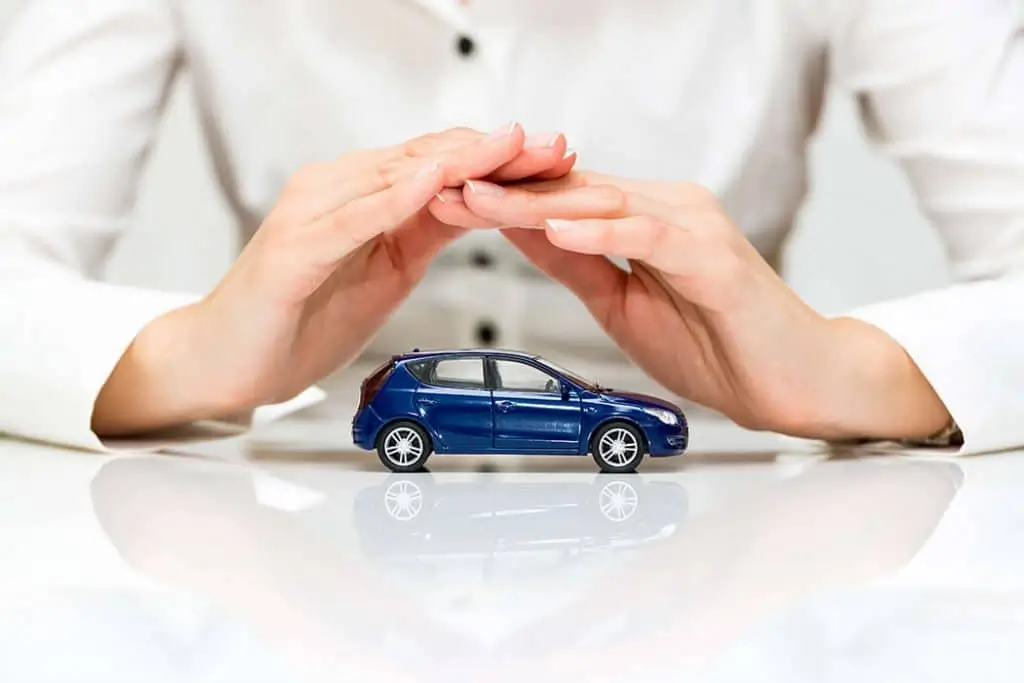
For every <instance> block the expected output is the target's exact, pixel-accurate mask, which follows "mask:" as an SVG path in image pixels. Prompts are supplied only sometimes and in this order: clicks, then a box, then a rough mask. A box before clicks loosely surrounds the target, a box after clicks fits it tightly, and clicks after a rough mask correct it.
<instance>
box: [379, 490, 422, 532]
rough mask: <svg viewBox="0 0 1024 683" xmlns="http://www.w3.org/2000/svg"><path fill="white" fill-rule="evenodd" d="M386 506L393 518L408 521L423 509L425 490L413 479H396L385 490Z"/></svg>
mask: <svg viewBox="0 0 1024 683" xmlns="http://www.w3.org/2000/svg"><path fill="white" fill-rule="evenodd" d="M384 507H385V508H386V509H387V511H388V514H389V515H391V518H392V519H395V520H398V521H400V522H408V521H409V520H410V519H415V518H416V517H418V516H419V514H420V511H421V510H422V509H423V491H421V490H420V487H419V486H417V485H416V484H414V483H413V482H411V481H396V482H394V483H393V484H391V485H390V486H388V488H387V490H386V491H385V492H384Z"/></svg>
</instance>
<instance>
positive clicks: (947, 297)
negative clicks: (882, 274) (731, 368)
mask: <svg viewBox="0 0 1024 683" xmlns="http://www.w3.org/2000/svg"><path fill="white" fill-rule="evenodd" d="M829 19H830V21H829V24H828V31H829V34H830V36H829V38H830V49H831V60H832V67H833V69H834V78H835V80H836V82H837V84H838V85H839V86H841V87H844V88H847V89H849V90H851V91H852V92H854V93H855V94H856V95H857V97H858V99H859V102H860V105H861V109H862V113H863V116H864V121H865V124H866V126H867V128H868V132H869V133H870V134H871V135H872V137H873V138H874V139H876V140H877V141H878V142H879V143H880V145H881V146H882V148H883V150H884V151H885V152H886V153H887V154H888V155H889V156H890V157H891V158H893V159H895V160H897V161H898V162H899V163H900V165H901V166H902V168H903V169H904V171H905V172H906V174H907V176H908V178H909V180H910V182H911V184H912V186H913V189H914V190H915V192H916V195H917V197H918V200H919V203H920V207H921V209H922V210H923V211H924V212H925V214H926V215H927V217H928V218H929V219H930V221H931V222H932V224H933V225H934V226H935V227H936V229H937V230H938V231H939V233H940V234H941V237H942V239H943V241H944V244H945V247H946V252H947V254H948V259H949V263H950V268H951V273H952V276H953V279H954V282H953V284H951V285H950V286H948V287H946V288H944V289H941V290H937V291H930V292H924V293H921V294H918V295H915V296H911V297H907V298H905V299H902V300H894V301H885V302H880V303H876V304H872V305H868V306H864V307H861V308H859V309H857V310H854V311H850V312H849V313H848V315H850V316H852V317H855V318H858V319H861V320H864V321H866V322H869V323H872V324H874V325H876V326H878V327H879V328H881V329H882V330H884V331H885V332H887V333H888V334H889V335H891V336H892V337H893V338H894V339H895V340H896V341H897V342H899V343H900V344H901V345H902V346H903V347H904V348H905V349H906V350H907V352H908V353H909V354H910V356H911V357H912V358H913V359H914V361H915V362H916V363H917V364H918V366H919V367H920V368H921V370H922V372H923V373H924V375H925V376H926V377H927V378H928V380H929V381H930V382H931V384H932V386H933V387H934V388H935V390H936V392H937V393H938V394H939V396H940V397H941V399H942V400H943V401H944V402H945V404H946V406H947V408H948V409H949V411H950V412H951V414H952V415H953V418H954V419H955V420H956V421H957V423H958V424H959V426H960V428H961V430H962V432H963V437H964V444H963V447H962V449H961V451H960V452H962V453H968V452H979V451H989V450H995V449H1002V448H1009V447H1015V446H1021V445H1024V420H1022V419H1021V416H1024V31H1022V27H1021V18H1020V14H1019V9H1018V3H1017V2H1016V0H934V1H932V2H920V0H857V1H856V2H850V1H849V0H839V2H836V3H835V4H834V5H833V14H832V15H831V16H830V18H829ZM879 248H881V249H884V248H885V245H884V244H880V245H879Z"/></svg>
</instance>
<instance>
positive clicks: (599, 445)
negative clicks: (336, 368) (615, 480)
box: [352, 349, 689, 473]
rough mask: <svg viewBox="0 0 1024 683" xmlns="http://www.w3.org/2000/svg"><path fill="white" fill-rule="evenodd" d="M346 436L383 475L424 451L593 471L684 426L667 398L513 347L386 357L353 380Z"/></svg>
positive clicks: (609, 467) (653, 450) (670, 450)
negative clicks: (585, 459)
mask: <svg viewBox="0 0 1024 683" xmlns="http://www.w3.org/2000/svg"><path fill="white" fill-rule="evenodd" d="M352 438H353V441H354V442H355V444H356V445H357V446H358V447H359V448H362V449H364V450H368V451H369V450H376V451H377V454H378V456H379V457H380V461H381V462H382V463H383V464H384V466H385V467H387V468H388V469H390V470H391V471H393V472H413V471H417V470H420V469H423V466H424V464H425V463H426V462H427V458H429V457H430V455H431V454H432V453H435V452H436V453H459V454H466V455H471V454H472V455H476V454H524V455H526V454H529V455H539V454H545V455H546V454H551V455H555V454H558V455H586V454H587V453H591V454H592V455H593V458H594V460H595V461H596V462H597V465H598V467H600V469H601V471H603V472H614V473H622V472H633V471H635V470H636V468H637V465H639V464H640V461H641V460H643V458H644V456H645V455H648V454H649V455H651V456H653V457H661V456H672V455H679V454H681V453H682V452H683V451H685V449H686V446H687V443H688V440H689V428H688V425H687V422H686V418H685V417H684V415H683V413H682V411H681V410H680V409H679V408H678V407H676V406H674V405H673V404H672V403H669V402H668V401H664V400H662V399H660V398H656V397H653V396H646V395H643V394H634V393H627V392H622V391H613V390H611V389H607V388H605V387H602V386H600V385H598V384H595V383H593V382H590V381H588V380H586V379H583V378H581V377H579V376H577V375H575V374H573V373H571V372H569V371H568V370H565V369H563V368H560V367H558V366H557V365H555V364H554V363H551V362H550V361H548V360H545V359H544V358H541V357H540V356H536V355H531V354H527V353H522V352H518V351H501V350H491V349H488V350H469V349H464V350H453V351H419V350H414V351H413V352H411V353H407V354H403V355H396V356H393V357H392V358H391V360H390V361H388V362H387V363H385V364H383V365H382V366H380V367H379V368H377V369H376V370H375V371H374V372H373V373H372V374H371V375H370V376H369V377H367V378H366V380H364V381H363V383H362V387H361V391H360V399H359V408H358V410H357V412H356V415H355V418H354V419H353V421H352Z"/></svg>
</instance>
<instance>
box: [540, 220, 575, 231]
mask: <svg viewBox="0 0 1024 683" xmlns="http://www.w3.org/2000/svg"><path fill="white" fill-rule="evenodd" d="M544 222H545V223H547V226H548V227H549V228H551V229H552V230H554V231H555V232H563V231H565V230H572V229H573V228H575V227H577V226H576V222H575V221H562V220H557V219H555V218H552V219H549V220H546V221H544Z"/></svg>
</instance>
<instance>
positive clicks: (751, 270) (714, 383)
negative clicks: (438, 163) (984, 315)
mask: <svg viewBox="0 0 1024 683" xmlns="http://www.w3.org/2000/svg"><path fill="white" fill-rule="evenodd" d="M443 199H444V201H440V202H435V204H434V206H433V207H432V211H433V212H434V213H435V215H437V216H438V217H440V218H442V220H445V221H446V222H451V223H455V224H460V225H463V226H465V227H485V226H496V227H503V228H505V229H504V233H505V235H506V236H507V237H508V238H509V239H510V240H511V241H512V242H513V243H514V244H515V245H516V246H517V247H518V248H519V249H520V250H521V251H522V252H523V253H524V254H525V255H526V256H527V257H528V258H530V259H531V260H532V261H533V262H534V263H535V264H536V265H537V266H538V267H539V268H540V269H541V270H543V271H544V272H546V273H547V274H548V275H549V276H551V277H552V278H554V279H555V280H557V281H559V282H561V283H563V284H564V285H566V286H567V287H568V288H569V289H571V290H572V291H573V292H575V294H576V295H577V296H578V297H579V298H580V299H581V300H582V301H583V302H584V304H585V305H586V306H587V308H588V309H589V310H590V312H591V313H592V314H593V315H594V316H595V318H596V319H597V320H598V322H599V323H600V324H601V325H602V327H603V328H604V329H605V330H606V331H607V333H608V334H609V335H610V336H611V337H612V339H613V340H614V341H615V342H616V343H617V344H618V345H619V346H620V347H621V348H622V349H623V350H624V351H625V352H626V353H627V354H628V355H629V356H630V357H631V358H632V359H633V360H634V361H635V362H636V363H637V364H638V365H639V366H640V367H641V368H642V369H643V370H645V371H646V372H647V373H648V374H650V375H651V376H652V377H653V378H654V379H656V380H657V381H659V382H660V383H661V384H662V385H664V386H665V387H666V388H668V389H669V390H671V391H673V392H675V393H676V394H677V395H679V396H682V397H684V398H687V399H689V400H693V401H695V402H697V403H699V404H702V405H705V406H708V407H711V408H713V409H715V410H718V411H720V412H722V413H724V414H725V415H726V416H728V417H730V418H732V419H733V420H734V421H736V422H737V423H739V424H740V425H743V426H746V427H748V428H751V429H763V430H772V431H778V432H782V433H786V434H791V435H794V436H801V437H806V438H818V439H827V440H844V439H856V438H868V439H901V438H922V437H926V436H928V435H930V434H933V433H935V432H937V431H938V430H939V429H941V428H942V427H943V426H944V425H945V423H946V422H947V420H948V419H949V414H948V412H947V411H946V408H945V407H944V405H943V404H942V402H941V401H940V400H939V398H938V396H937V395H936V394H935V392H934V391H933V390H932V388H931V386H930V385H929V383H928V382H927V380H926V379H925V378H924V376H923V375H922V374H921V372H920V370H919V369H918V368H917V366H916V365H915V364H914V363H913V361H912V360H911V359H910V357H909V356H908V355H907V354H906V352H905V351H904V350H903V349H902V347H900V346H899V345H898V344H897V343H896V342H895V341H894V340H893V339H892V338H891V337H889V336H888V335H886V334H885V333H884V332H882V331H881V330H879V329H878V328H876V327H874V326H871V325H869V324H867V323H863V322H861V321H857V320H853V319H849V318H837V319H827V318H825V317H823V316H822V315H820V314H818V313H817V312H815V311H814V310H813V309H812V308H811V307H810V306H808V305H807V304H806V303H804V302H803V301H802V300H801V299H800V297H799V296H797V294H796V293H795V292H794V291H793V290H792V289H790V288H789V287H788V286H787V285H786V284H785V282H784V281H783V280H782V279H781V278H780V277H779V276H778V275H777V274H776V272H775V271H774V270H773V269H772V267H771V266H769V265H768V263H767V262H765V260H764V259H763V258H762V257H761V256H760V255H759V254H758V252H757V251H756V250H755V249H754V247H753V246H752V245H751V244H750V243H749V242H748V241H747V240H746V239H745V237H744V236H743V234H742V233H741V232H740V230H739V229H738V228H737V227H736V225H735V224H734V223H733V222H732V220H731V219H730V218H729V216H728V215H727V213H726V212H725V210H724V209H723V207H722V206H721V204H720V203H719V202H718V200H717V199H716V198H715V197H714V196H713V195H712V194H711V193H710V192H709V191H707V190H705V189H704V188H702V187H700V186H697V185H693V184H688V183H665V182H640V181H632V180H626V179H621V178H616V177H611V176H604V175H599V174H594V173H581V172H574V173H571V174H570V175H568V176H566V177H564V178H562V179H559V180H553V181H545V182H539V183H530V184H524V185H520V186H518V187H502V186H499V185H495V184H491V183H484V182H471V183H470V184H468V185H467V187H466V188H465V189H464V191H463V192H462V196H461V197H457V196H456V195H455V193H452V192H451V191H448V192H447V193H446V194H445V195H444V196H443ZM460 200H461V201H460ZM515 226H534V227H540V228H542V229H531V228H522V227H515ZM606 257H623V258H626V259H629V260H630V264H631V268H630V270H629V271H628V272H627V271H625V270H622V269H620V268H619V267H617V266H616V265H615V264H613V263H612V262H611V261H609V260H608V258H606Z"/></svg>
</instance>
